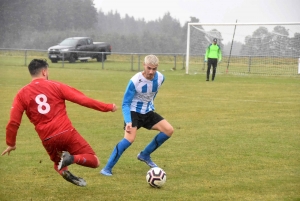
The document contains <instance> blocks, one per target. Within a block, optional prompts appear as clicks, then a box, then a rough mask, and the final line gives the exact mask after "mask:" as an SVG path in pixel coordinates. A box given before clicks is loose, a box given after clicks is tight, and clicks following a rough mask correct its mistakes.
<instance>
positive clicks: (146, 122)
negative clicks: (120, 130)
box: [124, 111, 164, 130]
mask: <svg viewBox="0 0 300 201" xmlns="http://www.w3.org/2000/svg"><path fill="white" fill-rule="evenodd" d="M163 119H164V118H163V117H162V116H160V115H159V114H157V113H156V112H153V111H150V112H148V113H146V114H140V113H137V112H133V111H131V121H132V127H137V129H139V128H141V127H144V128H146V129H148V130H151V129H152V127H153V126H154V125H155V124H157V123H158V122H160V121H161V120H163ZM125 126H126V123H125V122H124V129H125Z"/></svg>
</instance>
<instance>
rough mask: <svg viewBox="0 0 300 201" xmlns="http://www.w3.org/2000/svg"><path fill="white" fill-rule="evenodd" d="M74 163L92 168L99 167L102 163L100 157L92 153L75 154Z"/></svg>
mask: <svg viewBox="0 0 300 201" xmlns="http://www.w3.org/2000/svg"><path fill="white" fill-rule="evenodd" d="M73 156H74V163H76V164H78V165H82V166H85V167H90V168H97V167H98V166H99V165H100V162H99V160H98V157H97V156H96V155H92V154H80V155H73Z"/></svg>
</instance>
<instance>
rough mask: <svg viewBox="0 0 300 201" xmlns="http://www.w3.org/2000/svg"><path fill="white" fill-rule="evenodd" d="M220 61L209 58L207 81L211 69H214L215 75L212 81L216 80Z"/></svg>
mask: <svg viewBox="0 0 300 201" xmlns="http://www.w3.org/2000/svg"><path fill="white" fill-rule="evenodd" d="M217 65H218V59H211V58H208V61H207V71H206V79H207V80H209V74H210V68H211V66H212V67H213V73H212V78H211V80H214V79H215V76H216V71H217Z"/></svg>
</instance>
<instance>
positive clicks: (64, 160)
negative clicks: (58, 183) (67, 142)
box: [58, 151, 74, 170]
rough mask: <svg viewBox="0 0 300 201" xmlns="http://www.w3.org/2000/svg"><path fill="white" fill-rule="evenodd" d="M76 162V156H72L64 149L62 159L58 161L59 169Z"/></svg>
mask: <svg viewBox="0 0 300 201" xmlns="http://www.w3.org/2000/svg"><path fill="white" fill-rule="evenodd" d="M73 162H74V156H72V155H71V154H70V153H69V152H67V151H63V153H62V155H61V159H60V161H59V163H58V170H61V169H62V168H64V167H66V166H69V165H71V164H72V163H73Z"/></svg>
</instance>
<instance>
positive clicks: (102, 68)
mask: <svg viewBox="0 0 300 201" xmlns="http://www.w3.org/2000/svg"><path fill="white" fill-rule="evenodd" d="M103 53H104V52H102V70H103V69H104V61H103V60H104V55H103Z"/></svg>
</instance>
